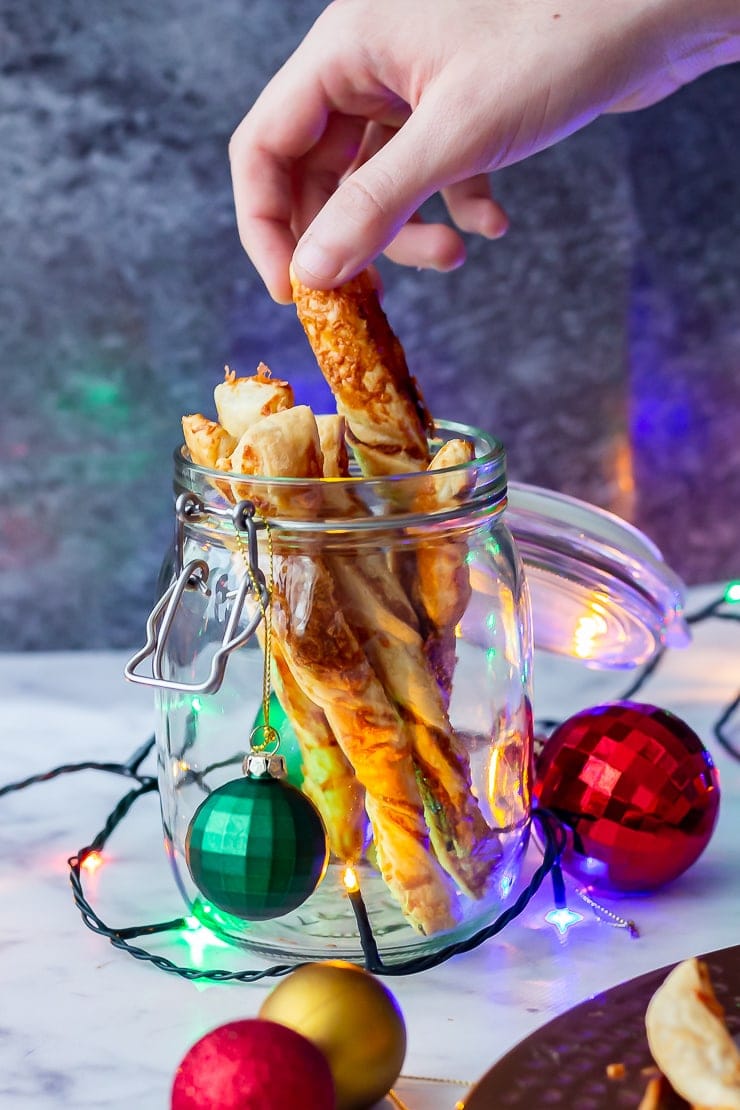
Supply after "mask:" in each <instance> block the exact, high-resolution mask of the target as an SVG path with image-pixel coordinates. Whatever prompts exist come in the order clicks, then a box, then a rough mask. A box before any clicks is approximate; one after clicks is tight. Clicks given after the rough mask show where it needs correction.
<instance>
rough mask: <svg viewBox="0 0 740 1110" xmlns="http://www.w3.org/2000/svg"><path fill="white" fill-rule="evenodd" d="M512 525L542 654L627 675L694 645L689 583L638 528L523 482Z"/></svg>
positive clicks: (513, 492)
mask: <svg viewBox="0 0 740 1110" xmlns="http://www.w3.org/2000/svg"><path fill="white" fill-rule="evenodd" d="M506 517H507V522H508V525H509V528H510V530H511V531H512V533H513V535H514V537H515V539H516V541H517V546H518V548H519V551H520V553H521V556H522V560H523V562H524V565H525V568H526V574H527V581H528V583H529V590H530V594H531V598H532V610H533V620H534V642H535V647H536V648H538V649H541V650H543V651H548V652H552V653H554V654H556V655H565V656H568V657H570V658H575V659H579V660H581V661H582V662H583V663H584V664H585V665H587V666H589V667H595V668H604V669H622V668H629V667H637V666H640V665H642V664H644V663H647V662H649V661H650V660H651V659H652V658H653V657H654V656H655V655H656V654H657V652H658V651H659V650H660V649H661V648H662V647H683V646H685V645H686V644H687V643H688V642H689V639H690V634H689V628H688V625H687V624H686V621H685V619H684V616H683V609H684V586H683V583H682V582H681V580H680V579H679V578H678V577H677V575H676V574H674V572H673V571H672V570H671V569H670V567H668V566H667V564H666V562H665V560H664V559H663V556H662V555H661V553H660V551H659V550H658V548H657V547H656V546H655V544H653V543H652V542H651V541H650V540H649V539H648V538H647V537H646V536H645V535H643V534H642V532H640V531H639V530H638V529H637V528H635V527H633V526H632V525H631V524H628V523H627V522H626V521H623V520H621V519H620V518H619V517H616V516H614V515H613V514H612V513H608V512H606V511H604V510H603V509H598V508H596V507H595V506H593V505H589V504H587V503H586V502H585V501H579V500H577V499H576V498H573V497H568V496H566V495H565V494H561V493H554V492H552V491H550V490H545V489H541V488H539V487H537V486H528V485H523V484H519V483H516V482H512V483H510V484H509V504H508V508H507V511H506Z"/></svg>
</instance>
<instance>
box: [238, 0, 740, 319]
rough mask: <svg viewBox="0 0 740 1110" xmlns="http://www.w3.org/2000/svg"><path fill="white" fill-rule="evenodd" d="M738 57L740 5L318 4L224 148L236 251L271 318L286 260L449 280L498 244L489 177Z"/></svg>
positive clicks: (739, 0) (329, 278) (314, 283)
mask: <svg viewBox="0 0 740 1110" xmlns="http://www.w3.org/2000/svg"><path fill="white" fill-rule="evenodd" d="M738 58H740V0H334V3H331V4H329V6H328V7H327V8H326V9H325V11H324V12H323V13H322V14H321V16H320V17H319V19H318V20H317V21H316V23H315V24H314V26H313V27H312V28H311V30H310V31H309V33H308V34H307V35H306V37H305V39H304V40H303V42H302V43H301V44H300V45H299V47H298V48H297V50H296V51H295V52H294V54H293V55H292V56H291V57H290V58H289V59H288V61H287V62H286V63H285V65H284V66H283V67H282V69H281V70H280V71H279V72H278V73H277V74H276V75H275V77H274V78H273V79H272V80H271V81H270V83H269V84H268V85H267V87H266V88H265V89H264V91H263V92H262V94H261V95H260V97H259V98H258V100H257V101H256V103H255V104H254V106H253V107H252V109H251V110H250V111H249V112H248V114H247V115H246V116H245V118H244V119H243V120H242V122H241V123H240V125H239V127H238V128H237V129H236V131H235V132H234V135H233V136H232V140H231V144H230V147H229V154H230V158H231V167H232V178H233V184H234V197H235V203H236V214H237V223H238V227H239V234H240V237H241V240H242V243H243V245H244V248H245V250H246V251H247V254H248V255H249V256H250V258H251V259H252V261H253V263H254V265H255V266H256V268H257V270H258V271H259V273H260V274H261V276H262V278H263V280H264V282H265V284H266V285H267V288H268V290H269V291H270V293H271V295H272V296H273V297H274V298H275V300H277V301H279V302H287V301H289V300H290V299H291V293H290V281H289V266H290V263H291V259H292V261H293V266H294V269H295V272H296V275H297V276H298V278H299V279H300V280H301V281H303V282H304V283H305V284H306V285H308V286H310V287H312V288H316V289H327V288H332V287H333V286H335V285H338V284H339V283H341V282H343V281H346V280H348V279H349V278H351V277H353V276H354V275H355V274H356V273H358V272H359V270H361V269H363V268H364V267H365V266H366V265H368V264H369V263H371V262H372V261H373V259H375V258H377V256H378V255H379V254H381V253H383V252H384V253H385V254H386V255H387V256H388V257H389V258H391V259H393V260H394V261H396V262H399V263H403V264H406V265H411V266H417V267H426V268H432V269H437V270H451V269H454V268H455V267H457V266H459V265H460V264H461V263H462V262H463V261H464V258H465V247H464V243H463V239H462V237H461V236H460V234H459V232H460V231H463V232H473V233H477V234H479V235H482V236H485V237H487V238H491V239H495V238H498V237H499V236H500V235H502V234H503V233H504V232H505V231H506V228H507V224H508V220H507V216H506V214H505V212H504V211H503V209H502V208H501V206H500V205H499V204H498V203H497V202H496V201H495V199H494V198H493V197H492V195H491V190H490V179H489V174H490V173H492V172H493V171H495V170H497V169H500V168H501V167H503V166H507V165H510V164H512V163H514V162H517V161H520V160H521V159H523V158H526V157H527V156H528V155H530V154H533V153H535V152H536V151H539V150H542V149H544V148H545V147H548V146H551V145H552V144H553V143H555V142H557V141H558V140H559V139H561V138H563V137H564V136H566V135H568V134H570V133H572V132H573V131H576V130H578V129H579V128H581V127H583V126H585V125H586V124H587V123H589V122H590V121H591V120H593V119H595V118H596V117H597V116H599V115H601V114H603V113H604V112H618V111H628V110H632V109H635V108H642V107H646V106H648V105H650V104H653V103H655V102H656V101H658V100H661V99H662V98H663V97H665V96H667V95H669V94H670V93H671V92H673V91H675V89H677V88H679V87H680V86H681V85H684V84H686V83H687V82H688V81H691V80H692V79H693V78H695V77H697V76H699V75H700V74H702V73H704V72H706V71H708V70H710V69H712V68H714V67H715V66H718V65H722V64H725V63H727V62H731V61H735V60H738ZM436 192H440V193H441V194H442V197H443V198H444V201H445V204H446V207H447V210H448V212H449V215H450V219H451V222H452V225H454V226H448V225H446V224H427V223H422V222H420V221H419V219H418V217H417V215H416V213H417V210H418V208H419V206H420V205H421V204H422V203H423V202H424V201H425V200H426V199H428V198H429V197H430V196H432V195H433V194H434V193H436Z"/></svg>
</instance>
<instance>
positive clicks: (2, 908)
mask: <svg viewBox="0 0 740 1110" xmlns="http://www.w3.org/2000/svg"><path fill="white" fill-rule="evenodd" d="M714 593H716V590H713V589H711V588H707V589H706V590H694V591H692V592H691V594H690V600H689V605H688V609H689V611H691V610H692V609H693V608H696V607H697V606H699V605H700V604H701V603H702V602H703V601H704V600H705V599H706V598H708V597H710V596H714ZM739 655H740V629H738V626H736V625H734V624H731V623H729V622H721V621H708V622H704V623H702V624H701V625H698V626H696V627H695V632H694V640H693V642H692V644H691V645H690V646H689V647H688V648H685V649H683V650H682V651H676V652H672V653H671V654H670V655H669V657H668V658H667V659H666V660H665V661H664V662H663V664H662V666H661V667H660V668H659V670H658V672H657V674H656V675H655V677H654V678H653V679H651V680H650V684H649V685H648V686H646V687H645V689H644V692H643V694H642V695H641V697H642V698H643V700H645V701H651V702H653V703H655V704H658V705H662V706H665V707H666V708H668V709H671V710H672V711H674V712H675V713H677V714H679V715H680V716H682V717H683V718H684V719H685V720H686V721H688V723H689V724H691V725H692V726H693V727H694V728H695V729H696V730H697V731H698V732H699V734H700V735H701V736H702V738H703V739H704V740H705V742H706V743H707V744H708V746H709V747H710V750H711V751H712V754H713V756H714V757H715V759H716V763H717V766H718V769H719V772H720V776H721V786H722V803H721V807H720V819H719V823H718V826H717V829H716V832H715V834H714V837H713V839H712V841H711V843H710V845H709V847H708V848H707V850H706V852H705V853H704V855H703V856H702V858H701V859H700V860H699V861H698V863H696V864H695V865H694V866H693V867H692V868H691V869H690V871H688V872H687V873H686V874H685V875H684V876H683V877H681V878H680V879H679V880H677V881H676V882H675V883H673V884H672V885H670V886H669V887H667V888H665V889H663V890H661V891H660V892H657V893H653V894H651V895H650V896H646V897H642V898H623V899H621V900H618V901H614V900H612V901H610V902H608V903H605V904H606V905H608V906H609V907H610V908H611V909H612V910H615V911H616V912H618V913H619V914H622V915H623V916H625V917H631V918H634V919H635V921H636V922H637V924H638V926H639V929H640V934H641V935H640V938H639V939H636V940H634V939H631V938H630V937H629V935H628V933H627V932H626V931H625V930H623V929H618V928H613V927H610V926H609V925H607V924H605V923H603V922H600V921H599V920H597V918H596V917H595V916H593V915H592V914H591V913H590V912H589V911H588V910H586V912H585V917H584V920H583V921H582V922H581V923H579V924H578V925H577V926H575V927H574V928H572V929H571V930H570V931H569V932H568V934H567V935H566V936H565V937H560V936H559V934H558V933H557V931H556V930H555V929H554V928H553V927H552V926H551V925H549V924H547V923H546V922H545V920H544V915H545V913H546V912H547V910H548V909H549V908H551V900H550V897H549V891H548V889H547V886H546V887H544V888H543V889H542V890H541V891H540V892H539V894H538V895H537V896H536V898H535V899H534V900H533V902H532V903H531V904H530V906H529V907H528V908H527V910H526V911H525V913H524V914H523V915H522V916H521V917H520V918H519V919H518V920H517V921H515V922H514V923H513V924H511V925H510V926H508V927H507V929H505V930H504V932H503V933H502V934H501V935H500V936H499V937H497V938H495V939H494V940H491V941H489V942H488V943H487V944H486V945H484V946H483V947H482V948H480V949H478V950H477V951H475V952H473V953H470V954H469V955H467V956H463V957H458V958H456V959H455V960H453V961H450V962H449V963H448V964H446V965H444V966H443V967H440V968H437V969H435V970H432V971H429V972H426V973H424V974H421V975H418V976H415V977H408V978H400V979H394V980H393V981H392V990H393V992H394V994H395V995H396V997H397V998H398V1000H399V1002H400V1005H401V1008H402V1010H403V1012H404V1015H405V1018H406V1023H407V1027H408V1054H407V1058H406V1063H405V1066H404V1077H402V1079H401V1080H400V1081H399V1083H398V1085H397V1090H398V1093H399V1095H400V1096H401V1097H402V1099H403V1100H404V1102H405V1103H406V1104H407V1106H408V1107H409V1108H410V1110H437V1108H439V1110H441V1108H443V1107H445V1108H447V1110H450V1108H451V1107H453V1106H454V1104H455V1102H456V1100H458V1099H459V1098H461V1097H462V1096H463V1093H464V1091H465V1086H464V1085H463V1084H464V1083H466V1082H467V1083H470V1082H472V1081H474V1080H476V1079H477V1078H479V1077H480V1076H481V1075H482V1074H483V1073H484V1072H485V1071H487V1069H488V1068H489V1067H490V1065H491V1064H492V1063H493V1062H494V1061H496V1060H497V1059H498V1058H499V1057H500V1056H502V1055H503V1054H504V1053H505V1052H506V1051H507V1050H508V1049H509V1048H511V1047H512V1046H513V1045H514V1044H515V1043H516V1042H518V1041H519V1040H521V1039H522V1038H523V1037H525V1036H526V1035H527V1034H529V1033H530V1032H532V1031H533V1030H535V1029H536V1028H538V1027H539V1026H541V1025H543V1024H544V1023H545V1022H547V1021H548V1020H549V1019H550V1018H552V1017H554V1016H555V1015H557V1014H559V1013H561V1012H562V1011H564V1010H566V1009H567V1008H568V1007H570V1006H572V1005H574V1004H575V1003H577V1002H579V1001H581V1000H583V999H584V998H587V997H589V996H591V995H593V994H594V993H597V992H599V991H602V990H604V989H606V988H609V987H611V986H613V985H615V984H617V983H619V982H622V981H624V980H626V979H628V978H631V977H632V976H634V975H638V974H641V973H642V972H644V971H648V970H652V969H654V968H656V967H661V966H663V965H664V964H667V963H669V962H671V961H675V960H678V959H681V958H684V957H686V956H689V955H692V954H696V953H700V952H704V951H710V950H713V949H716V948H721V947H724V946H727V945H730V944H734V943H737V942H738V941H740V928H739V926H738V922H739V921H740V867H738V851H739V849H738V843H740V763H736V762H733V761H732V760H731V759H730V758H729V757H728V756H726V755H725V754H724V753H723V751H722V750H720V749H718V748H717V746H716V744H715V743H713V741H712V739H711V724H712V722H713V721H714V720H715V719H716V717H717V715H718V713H719V711H720V709H721V708H722V706H723V705H724V704H725V703H726V702H727V701H728V700H729V699H730V698H731V697H733V696H734V694H735V692H736V687H737V682H738V673H739V668H738V666H737V661H738V657H739ZM125 657H126V656H125V654H121V653H113V652H82V653H74V654H44V653H39V654H24V655H16V654H6V655H0V691H1V693H2V700H1V701H0V704H1V705H2V732H1V733H0V736H1V740H0V743H1V744H2V758H3V771H2V775H0V781H2V782H10V781H14V780H17V779H20V778H22V777H24V776H26V775H30V774H33V773H35V772H38V771H43V770H45V769H48V768H50V767H52V766H55V765H57V764H61V763H64V762H73V761H79V760H84V759H94V760H100V759H111V760H114V761H117V760H120V759H123V758H125V757H126V756H127V755H129V754H130V753H132V752H133V751H134V750H135V749H136V748H137V747H138V746H139V745H140V744H141V743H142V741H143V740H145V739H146V737H147V736H148V735H149V734H150V732H151V729H152V723H153V712H152V706H151V700H150V696H149V695H148V693H147V692H146V691H144V690H142V689H141V688H135V687H131V686H129V685H127V684H126V682H125V681H124V679H123V677H122V668H123V662H124V659H125ZM628 682H629V676H628V675H627V676H626V675H624V674H621V675H614V674H597V673H594V672H588V671H585V670H583V669H581V668H580V667H579V668H574V667H573V666H571V665H563V664H558V663H557V662H556V661H555V660H552V659H539V660H537V671H536V694H535V697H536V709H537V713H538V714H539V715H543V716H544V715H550V714H564V713H568V712H571V711H574V710H576V709H579V708H582V707H583V706H586V705H590V704H596V703H597V702H599V701H603V700H607V699H608V698H610V697H616V696H618V695H619V694H620V692H621V691H622V690H623V689H624V688H625V687H626V685H627V684H628ZM125 791H126V783H125V781H124V780H123V779H120V778H118V777H117V776H113V775H105V774H101V773H98V772H87V771H86V772H83V773H81V774H78V775H70V776H67V777H65V778H60V779H57V780H55V781H52V782H45V783H42V784H40V785H38V786H35V787H33V788H32V789H30V790H27V791H23V792H21V793H17V794H12V795H8V796H6V797H4V798H2V799H0V812H1V814H2V818H1V820H0V844H1V854H0V876H1V880H0V881H1V883H2V893H3V897H2V900H0V968H1V970H0V976H1V978H0V982H1V983H2V988H1V990H0V1106H2V1107H8V1108H9V1110H10V1108H12V1110H23V1108H25V1107H31V1106H33V1107H34V1110H45V1108H51V1107H55V1108H56V1107H74V1108H75V1110H84V1108H87V1107H94V1108H95V1110H106V1108H120V1110H123V1108H124V1107H125V1108H128V1107H130V1106H136V1107H137V1108H138V1110H166V1108H167V1107H168V1106H169V1101H168V1099H169V1090H170V1085H171V1082H172V1077H173V1075H174V1072H175V1069H176V1067H177V1064H178V1062H179V1060H180V1058H181V1057H182V1055H183V1054H184V1053H185V1051H186V1050H187V1048H188V1047H189V1046H190V1045H191V1044H192V1043H193V1042H194V1041H195V1040H196V1039H197V1038H198V1037H199V1036H201V1035H202V1034H203V1033H204V1032H206V1031H207V1030H209V1029H211V1028H213V1027H214V1026H216V1025H220V1024H222V1023H223V1022H226V1021H229V1020H233V1019H235V1018H240V1017H242V1018H243V1017H253V1016H255V1015H256V1014H257V1011H258V1009H259V1006H260V1004H261V1001H262V999H263V998H264V997H265V995H266V993H267V992H268V991H269V990H270V989H271V987H270V984H269V983H268V984H266V985H263V984H254V985H245V984H229V985H225V984H221V985H213V984H203V983H198V982H187V981H185V980H183V979H180V978H177V977H175V976H172V975H168V974H165V973H164V972H162V971H160V970H158V969H156V968H155V967H153V966H152V965H151V964H145V963H140V962H137V961H135V960H133V959H132V958H131V957H130V956H128V955H127V954H125V953H123V952H120V951H117V950H116V949H114V948H113V947H111V945H110V944H109V943H108V942H107V941H106V940H104V939H102V938H101V937H99V936H96V935H95V934H93V933H92V932H90V931H89V930H87V929H86V928H84V927H83V925H82V923H81V921H80V917H79V914H78V912H77V910H76V908H75V906H74V904H73V901H72V897H71V890H70V886H69V882H68V879H67V867H66V859H67V857H68V856H69V855H70V854H72V853H73V852H74V851H75V850H76V849H78V848H79V847H80V846H82V845H84V844H86V843H88V842H89V840H90V839H91V838H92V836H93V835H94V834H95V833H96V832H97V831H98V829H99V828H100V827H101V826H102V824H103V822H104V820H105V818H106V816H107V814H108V813H109V811H110V810H111V809H112V807H113V805H114V804H115V802H116V801H117V799H118V798H119V797H120V796H121V795H122V794H123V793H125ZM531 851H532V862H535V861H536V851H535V850H534V849H532V850H531ZM105 856H106V862H105V864H104V865H103V866H102V867H101V868H100V869H99V870H98V871H97V872H96V873H95V874H94V875H93V876H91V877H90V878H88V879H87V880H86V884H87V890H88V891H89V894H90V897H91V899H93V900H94V901H95V905H96V908H98V909H99V911H100V913H101V915H102V916H103V918H104V919H105V920H106V921H109V922H111V923H112V924H115V925H128V924H132V923H143V922H145V921H159V920H163V919H166V918H169V917H175V916H178V915H179V914H180V913H181V912H182V906H181V905H180V902H179V895H178V893H177V891H176V889H175V887H174V884H173V881H172V879H171V876H170V873H169V870H168V865H167V863H166V860H165V856H164V852H163V850H162V837H161V826H160V824H159V812H158V806H157V801H156V796H154V795H152V796H150V797H147V798H145V799H143V800H142V801H140V802H139V803H138V805H137V809H136V811H135V812H134V813H133V814H132V815H131V816H130V818H128V819H127V821H126V822H124V824H123V825H121V826H120V827H119V829H118V830H117V831H116V833H115V834H114V836H113V837H112V838H111V840H110V841H109V844H108V846H107V849H106V853H105ZM569 885H571V886H572V885H573V884H572V883H570V884H569ZM574 901H576V899H574ZM578 908H579V909H581V908H582V907H581V906H579V907H578ZM210 937H211V934H208V933H205V931H199V932H198V933H194V934H193V935H192V936H189V937H188V941H187V942H186V941H185V940H183V938H182V937H177V938H174V939H173V938H172V937H169V938H163V939H162V940H160V941H159V943H158V947H157V951H161V952H162V953H163V954H164V955H166V956H169V957H170V958H171V959H173V960H175V961H176V962H178V963H191V964H196V965H197V966H207V967H222V968H228V969H238V968H240V967H244V966H255V961H254V960H253V959H249V960H248V958H247V957H246V956H245V954H244V953H243V952H239V951H237V950H234V949H232V948H229V947H226V946H223V945H221V944H220V943H217V942H215V938H214V939H209V938H210ZM152 946H153V942H152ZM414 1077H419V1078H414ZM433 1079H443V1080H459V1081H461V1082H460V1084H459V1085H456V1084H454V1083H446V1082H445V1083H438V1082H432V1080H433Z"/></svg>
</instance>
